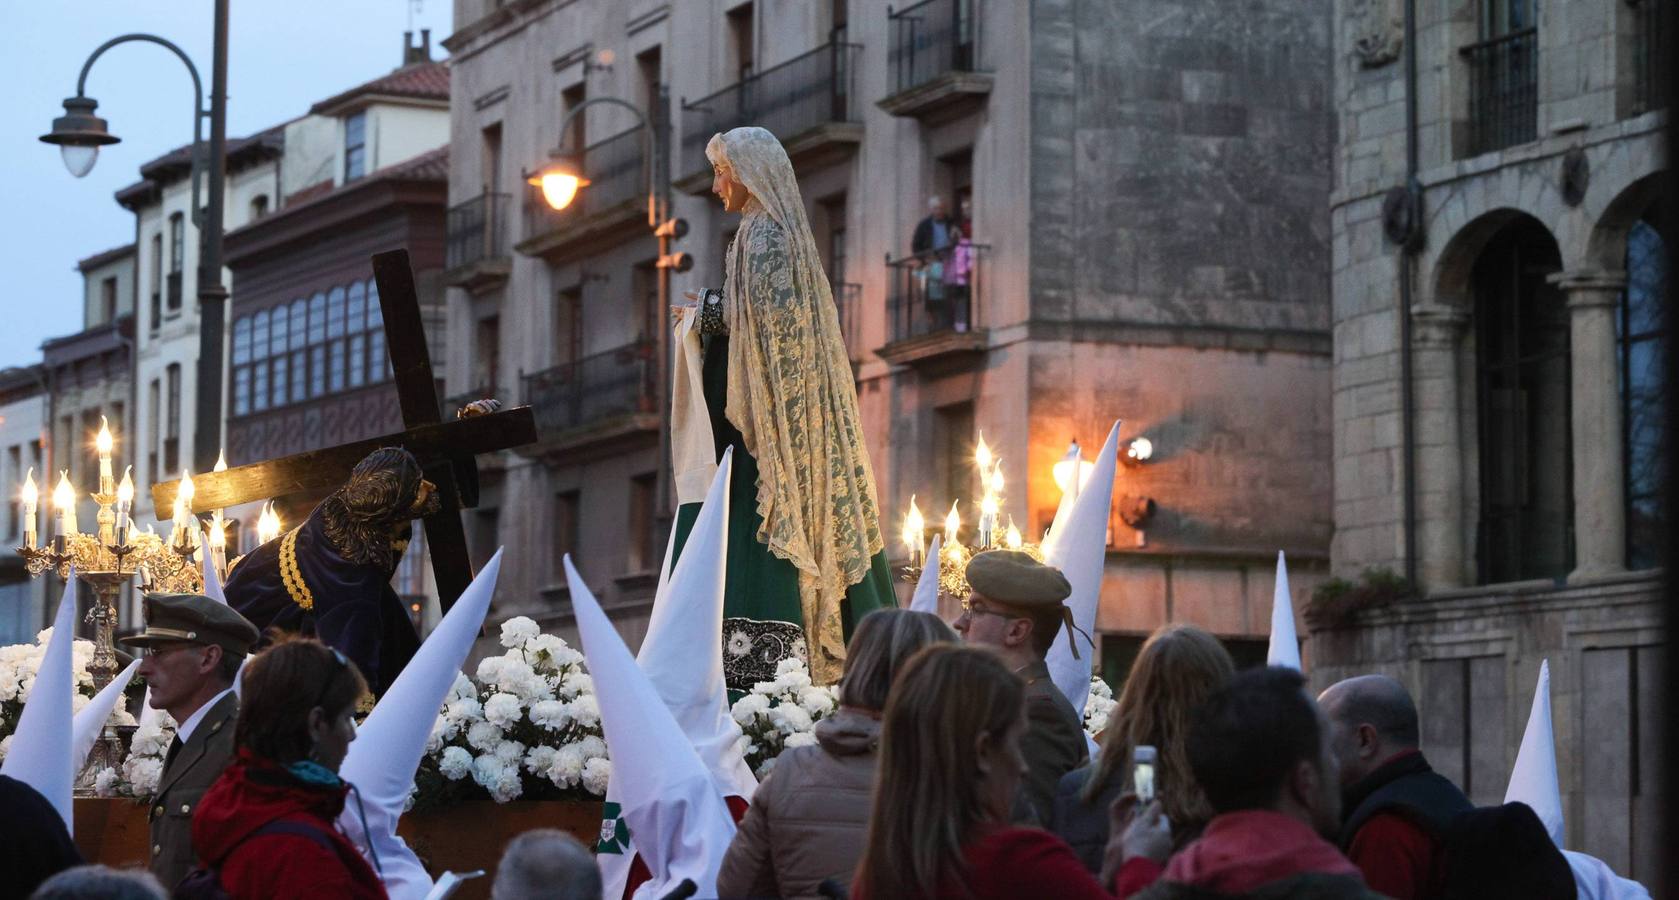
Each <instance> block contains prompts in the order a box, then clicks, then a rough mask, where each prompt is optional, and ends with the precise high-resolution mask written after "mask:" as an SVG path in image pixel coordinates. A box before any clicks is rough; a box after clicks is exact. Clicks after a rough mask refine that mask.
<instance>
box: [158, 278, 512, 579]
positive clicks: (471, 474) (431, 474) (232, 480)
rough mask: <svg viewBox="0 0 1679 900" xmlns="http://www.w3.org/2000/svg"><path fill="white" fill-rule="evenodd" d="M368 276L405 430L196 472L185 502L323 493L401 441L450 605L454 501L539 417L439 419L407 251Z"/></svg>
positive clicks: (171, 494)
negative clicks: (481, 459) (427, 505)
mask: <svg viewBox="0 0 1679 900" xmlns="http://www.w3.org/2000/svg"><path fill="white" fill-rule="evenodd" d="M373 277H374V278H375V280H377V282H378V284H379V308H380V310H381V311H382V312H383V313H384V318H385V347H386V352H387V353H389V354H390V360H391V368H392V370H393V371H394V372H395V381H396V395H397V400H398V402H399V403H400V405H401V407H402V424H403V425H404V426H405V428H406V430H405V431H402V432H399V433H397V434H387V435H384V436H382V437H376V438H372V439H370V440H365V441H354V442H352V443H348V444H339V445H338V446H336V447H325V448H322V449H320V450H309V451H306V452H303V453H294V454H292V455H291V456H283V457H281V458H279V459H271V460H267V461H266V462H260V463H253V464H251V465H248V466H238V467H236V468H231V469H227V470H225V471H222V472H206V473H204V474H202V475H195V476H193V480H192V483H193V487H194V488H195V491H194V493H193V501H192V511H193V512H194V513H204V512H209V511H211V510H215V509H225V508H227V507H230V506H237V505H239V504H241V503H249V502H252V501H256V500H268V499H271V498H274V497H280V496H285V495H288V494H300V495H304V496H312V497H323V496H325V495H326V494H328V493H331V492H332V491H334V490H336V489H337V488H338V487H339V486H340V485H342V484H343V483H344V482H345V481H347V480H348V479H349V477H350V470H351V469H353V468H355V466H356V464H357V463H359V462H361V461H362V459H364V458H365V457H366V456H367V454H369V453H372V452H373V451H374V450H377V449H379V448H380V447H403V448H405V449H407V450H408V452H410V453H412V454H414V456H415V458H416V459H418V460H419V462H420V465H421V466H422V467H424V469H425V473H426V478H427V480H429V481H431V482H432V483H433V484H436V485H437V491H438V494H439V496H440V497H441V498H442V506H441V508H440V509H439V510H438V511H437V513H435V514H434V515H430V516H427V517H426V518H425V519H424V520H423V521H424V525H425V530H426V546H427V547H428V548H429V549H430V550H431V569H432V574H433V575H435V576H436V579H437V594H438V600H439V601H440V603H441V605H442V607H443V609H444V610H448V609H449V607H450V606H451V605H453V604H454V602H455V600H456V599H457V598H459V597H460V595H461V592H463V591H465V590H466V587H467V585H468V584H471V583H472V562H471V559H470V558H469V556H468V555H467V548H466V532H465V530H464V529H463V528H462V527H461V517H460V511H461V510H462V509H470V508H472V507H474V506H477V505H478V464H477V460H476V459H475V457H476V455H477V454H479V453H491V452H494V451H497V450H506V449H510V448H513V447H518V446H521V445H523V444H529V443H531V442H533V441H535V440H536V420H535V418H534V417H533V416H532V415H531V410H530V407H528V406H519V407H514V408H512V409H506V410H502V411H500V412H494V413H487V414H484V415H480V416H473V417H472V418H469V419H456V420H451V421H448V422H445V421H442V416H441V415H440V412H439V409H440V404H439V403H438V398H437V382H436V379H435V377H434V376H433V374H432V369H431V351H430V350H428V349H427V347H426V336H425V331H424V329H423V328H422V327H421V323H420V303H419V297H418V295H417V294H416V293H415V291H414V272H413V269H412V268H410V266H409V263H408V251H406V250H391V251H388V252H385V253H377V254H374V256H373ZM179 485H180V482H179V481H167V482H162V483H159V484H155V485H153V486H152V503H153V505H154V507H155V510H156V512H157V513H158V518H160V519H162V518H166V516H164V515H162V513H163V511H165V510H173V509H174V508H175V492H176V490H177V488H178V487H179Z"/></svg>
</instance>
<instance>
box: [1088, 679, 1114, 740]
mask: <svg viewBox="0 0 1679 900" xmlns="http://www.w3.org/2000/svg"><path fill="white" fill-rule="evenodd" d="M1118 705H1119V701H1117V700H1115V699H1114V691H1113V688H1111V687H1108V683H1107V682H1106V681H1103V680H1102V676H1100V675H1092V676H1090V697H1089V699H1087V700H1085V701H1084V732H1085V734H1088V735H1090V737H1091V739H1092V740H1097V739H1100V738H1101V736H1102V729H1104V728H1106V727H1108V714H1110V713H1112V712H1113V708H1114V707H1115V706H1118Z"/></svg>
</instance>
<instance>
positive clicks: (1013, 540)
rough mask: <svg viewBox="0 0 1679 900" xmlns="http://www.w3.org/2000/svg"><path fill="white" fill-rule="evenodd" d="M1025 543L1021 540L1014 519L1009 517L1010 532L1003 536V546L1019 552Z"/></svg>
mask: <svg viewBox="0 0 1679 900" xmlns="http://www.w3.org/2000/svg"><path fill="white" fill-rule="evenodd" d="M1022 544H1023V542H1022V541H1021V539H1020V529H1018V528H1016V527H1014V517H1013V516H1010V517H1009V530H1008V532H1007V533H1006V534H1004V535H1003V545H1004V546H1005V547H1008V548H1009V549H1010V550H1019V549H1020V548H1021V546H1022Z"/></svg>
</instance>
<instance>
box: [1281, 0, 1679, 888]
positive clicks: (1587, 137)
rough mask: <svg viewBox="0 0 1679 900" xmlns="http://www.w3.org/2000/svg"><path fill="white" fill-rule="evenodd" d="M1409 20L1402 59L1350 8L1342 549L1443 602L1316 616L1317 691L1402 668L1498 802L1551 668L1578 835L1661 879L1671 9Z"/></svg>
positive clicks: (1362, 9) (1399, 34)
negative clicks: (1662, 199) (1667, 48)
mask: <svg viewBox="0 0 1679 900" xmlns="http://www.w3.org/2000/svg"><path fill="white" fill-rule="evenodd" d="M1414 7H1415V8H1414V26H1413V27H1414V32H1415V33H1414V40H1413V41H1411V42H1410V45H1409V46H1407V42H1406V34H1405V25H1404V22H1405V15H1404V4H1403V2H1402V0H1391V2H1383V0H1377V2H1367V3H1354V4H1337V5H1336V17H1335V37H1336V41H1335V57H1334V61H1333V65H1334V76H1335V104H1336V110H1337V114H1338V121H1339V129H1338V137H1339V140H1338V146H1337V147H1336V154H1335V171H1336V179H1335V193H1334V196H1333V200H1332V204H1331V221H1332V223H1333V235H1334V237H1333V260H1334V274H1333V289H1332V290H1333V297H1334V345H1335V346H1334V351H1335V356H1334V394H1333V404H1332V408H1333V415H1334V429H1335V441H1334V446H1335V459H1334V475H1335V501H1334V502H1335V514H1334V516H1335V539H1334V544H1333V549H1332V563H1333V568H1334V571H1335V572H1336V573H1337V574H1338V575H1343V576H1347V577H1348V578H1356V577H1357V576H1358V575H1359V573H1361V572H1362V571H1364V570H1366V569H1387V570H1389V571H1391V572H1394V573H1398V574H1403V575H1406V576H1408V577H1409V578H1410V580H1411V581H1412V582H1413V584H1414V585H1415V587H1416V588H1417V589H1418V590H1419V592H1420V594H1421V598H1420V599H1417V600H1414V601H1410V602H1404V603H1399V604H1390V605H1388V606H1386V607H1385V608H1380V609H1377V610H1375V611H1371V612H1366V613H1362V614H1355V615H1353V616H1351V617H1350V618H1346V619H1343V620H1339V621H1335V622H1320V623H1319V627H1318V629H1317V630H1316V631H1314V632H1313V635H1312V638H1311V641H1310V643H1311V644H1312V645H1315V646H1316V650H1317V652H1316V653H1315V654H1314V655H1315V658H1316V663H1317V665H1316V667H1315V669H1314V671H1313V680H1314V682H1315V683H1317V684H1318V685H1319V686H1322V685H1326V684H1328V683H1329V682H1331V681H1333V680H1334V679H1336V678H1339V677H1341V676H1343V675H1346V674H1351V673H1356V672H1363V671H1371V670H1379V671H1385V672H1389V673H1391V674H1393V675H1395V676H1397V677H1399V678H1401V679H1402V680H1404V681H1405V682H1406V683H1407V684H1408V685H1409V686H1410V687H1411V688H1412V690H1413V692H1414V693H1415V694H1416V695H1417V697H1418V701H1419V704H1420V705H1421V712H1422V718H1423V723H1424V735H1423V737H1424V745H1425V746H1424V749H1425V751H1427V752H1428V754H1429V756H1430V759H1431V761H1432V762H1433V763H1434V765H1435V767H1436V768H1438V769H1439V770H1441V771H1442V772H1444V773H1446V774H1447V775H1449V776H1451V777H1452V778H1454V779H1455V780H1457V781H1458V782H1459V783H1461V784H1463V785H1464V786H1465V788H1466V789H1468V790H1469V792H1470V794H1471V796H1472V797H1473V799H1475V800H1476V801H1477V802H1480V803H1489V802H1497V801H1500V800H1501V799H1502V797H1503V792H1504V787H1505V782H1506V780H1507V778H1508V775H1509V771H1510V766H1511V764H1512V762H1513V761H1514V758H1515V752H1516V749H1517V746H1518V745H1519V742H1520V740H1521V735H1522V730H1523V723H1524V722H1525V720H1526V717H1527V714H1528V710H1529V704H1530V702H1531V698H1532V692H1533V686H1534V683H1535V676H1536V674H1537V671H1538V669H1539V665H1540V662H1541V660H1543V659H1549V661H1550V669H1551V679H1552V680H1551V685H1552V691H1553V710H1552V711H1553V715H1554V717H1555V724H1556V732H1557V741H1558V748H1557V750H1558V771H1559V776H1560V778H1561V781H1562V790H1563V797H1564V803H1565V809H1566V813H1567V819H1568V846H1569V847H1571V848H1573V849H1579V850H1584V851H1587V852H1590V853H1593V854H1595V855H1598V856H1600V857H1602V858H1603V859H1605V860H1607V861H1608V862H1609V863H1610V864H1611V865H1613V866H1614V867H1615V868H1616V870H1617V871H1618V872H1620V873H1621V874H1623V875H1627V876H1629V877H1637V878H1644V877H1647V876H1651V875H1653V873H1654V872H1655V871H1656V869H1657V866H1658V863H1659V860H1658V858H1657V856H1656V854H1657V852H1658V851H1657V850H1656V847H1657V844H1656V842H1655V841H1654V840H1653V839H1652V832H1653V829H1654V827H1655V822H1656V819H1657V818H1658V817H1657V815H1656V807H1655V803H1656V800H1655V798H1656V795H1657V788H1656V786H1655V784H1656V782H1655V779H1656V773H1657V772H1658V771H1659V770H1660V768H1661V767H1660V756H1659V753H1658V751H1657V749H1656V746H1657V745H1656V743H1655V742H1656V740H1657V737H1656V735H1657V731H1658V728H1657V724H1658V723H1659V721H1660V718H1659V716H1660V713H1659V712H1658V710H1659V709H1660V697H1659V695H1658V694H1657V693H1656V692H1657V690H1658V688H1657V684H1658V679H1657V677H1656V659H1657V655H1658V652H1659V649H1660V648H1661V647H1662V646H1663V645H1664V643H1665V637H1664V635H1663V632H1662V630H1661V626H1660V621H1661V616H1660V612H1659V609H1658V606H1657V603H1658V600H1657V581H1658V573H1657V572H1656V571H1655V570H1654V568H1653V566H1654V564H1655V560H1654V556H1653V553H1654V550H1653V547H1654V539H1655V535H1656V533H1657V530H1658V528H1659V526H1660V523H1661V521H1662V520H1663V515H1662V511H1661V510H1660V509H1659V508H1657V505H1656V503H1657V494H1658V482H1657V475H1658V473H1659V469H1660V463H1659V456H1660V452H1661V451H1660V448H1661V447H1662V440H1663V438H1662V435H1661V433H1660V418H1661V409H1662V403H1663V396H1662V390H1661V378H1662V374H1661V358H1662V357H1661V354H1662V353H1663V352H1664V349H1663V348H1664V345H1665V326H1664V324H1663V318H1662V316H1661V314H1660V312H1659V304H1660V302H1661V301H1660V296H1661V292H1662V290H1663V286H1664V284H1665V271H1664V270H1663V266H1662V256H1663V246H1664V243H1665V240H1664V236H1663V235H1662V234H1661V233H1660V230H1659V225H1658V217H1657V215H1656V202H1657V194H1658V181H1659V179H1661V178H1662V177H1664V175H1663V163H1662V157H1661V153H1660V150H1659V147H1658V145H1659V143H1660V133H1661V131H1662V128H1663V126H1664V123H1665V116H1666V114H1667V113H1666V111H1665V110H1664V108H1663V107H1664V106H1665V98H1664V97H1663V96H1662V93H1661V89H1660V88H1661V83H1660V82H1661V78H1662V75H1661V73H1662V69H1661V62H1662V59H1663V51H1662V44H1661V42H1660V40H1659V39H1658V37H1657V35H1658V34H1659V31H1660V25H1659V21H1658V20H1657V18H1656V16H1657V11H1658V9H1659V7H1660V4H1657V3H1653V2H1642V0H1641V2H1623V0H1578V2H1571V3H1550V4H1546V3H1538V2H1534V0H1500V2H1498V3H1490V4H1445V5H1442V4H1423V3H1417V4H1414ZM1406 53H1414V54H1415V66H1414V71H1415V82H1414V83H1409V84H1408V83H1407V76H1406V71H1407V65H1406V62H1407V60H1406ZM1408 98H1409V103H1410V104H1411V105H1410V107H1409V109H1410V110H1412V112H1408V105H1407V103H1408ZM1407 184H1411V185H1412V186H1413V189H1412V190H1411V191H1409V192H1408V191H1406V190H1405V186H1406V185H1407Z"/></svg>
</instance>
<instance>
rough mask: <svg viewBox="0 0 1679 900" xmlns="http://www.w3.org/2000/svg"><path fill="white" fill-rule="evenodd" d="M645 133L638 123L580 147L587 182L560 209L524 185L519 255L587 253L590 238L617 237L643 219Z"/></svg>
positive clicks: (535, 190) (645, 168) (644, 205)
mask: <svg viewBox="0 0 1679 900" xmlns="http://www.w3.org/2000/svg"><path fill="white" fill-rule="evenodd" d="M645 141H646V131H645V129H643V128H641V127H640V126H637V127H635V128H631V129H630V130H628V131H624V132H621V133H619V134H615V135H613V136H612V137H609V138H607V139H606V140H603V141H599V142H597V143H594V144H591V145H589V146H588V147H586V148H584V150H583V153H582V159H581V160H579V165H580V166H581V167H582V174H583V177H585V178H587V179H589V185H588V186H587V187H584V188H582V189H581V190H579V191H578V192H577V197H576V198H575V199H573V200H572V201H571V205H570V206H567V207H566V208H565V209H560V210H556V209H554V208H552V207H550V206H549V205H548V201H547V200H545V199H543V197H542V189H541V188H539V187H536V186H534V185H533V186H529V187H528V188H527V191H526V194H525V239H524V240H522V241H520V242H519V246H518V248H517V249H518V250H519V252H520V253H525V254H529V255H532V256H550V257H552V256H555V255H556V254H560V253H569V254H573V255H575V254H577V253H582V252H587V251H588V250H589V249H590V247H588V246H584V245H585V244H587V243H588V242H589V241H590V239H591V238H602V237H611V236H621V235H620V234H619V233H620V232H621V231H622V230H623V229H624V227H625V226H628V225H639V226H642V227H643V228H645V224H646V222H647V166H646V153H645V152H644V151H645V147H644V144H645Z"/></svg>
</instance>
